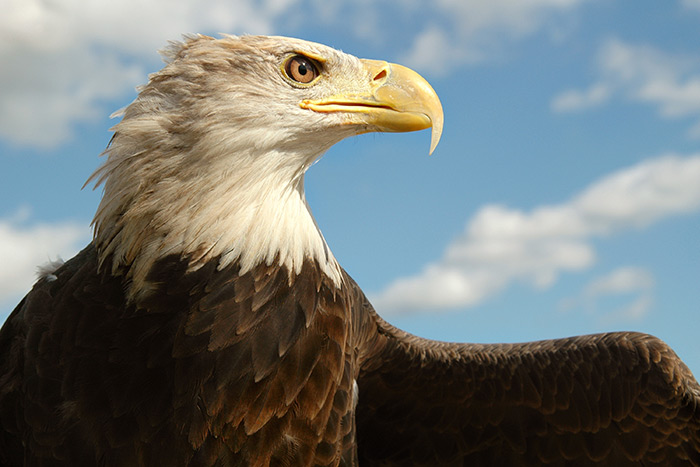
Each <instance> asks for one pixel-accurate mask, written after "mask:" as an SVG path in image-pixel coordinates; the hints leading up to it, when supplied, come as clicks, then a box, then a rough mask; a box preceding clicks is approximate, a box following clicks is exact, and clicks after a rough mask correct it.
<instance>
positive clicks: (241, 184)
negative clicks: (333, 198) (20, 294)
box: [0, 36, 700, 466]
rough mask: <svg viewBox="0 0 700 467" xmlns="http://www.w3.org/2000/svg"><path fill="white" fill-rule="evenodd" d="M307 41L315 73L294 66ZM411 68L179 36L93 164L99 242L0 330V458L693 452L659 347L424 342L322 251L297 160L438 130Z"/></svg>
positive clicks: (600, 342)
mask: <svg viewBox="0 0 700 467" xmlns="http://www.w3.org/2000/svg"><path fill="white" fill-rule="evenodd" d="M298 56H302V57H303V58H304V60H307V61H303V63H304V65H303V66H304V67H307V68H308V67H318V69H317V70H314V71H315V72H317V74H311V75H305V74H300V71H299V69H295V73H296V74H294V75H293V76H292V75H285V73H289V68H290V66H288V65H289V63H290V60H294V62H293V63H294V64H295V65H297V64H299V63H302V61H301V60H298V59H297V58H295V57H298ZM290 57H292V58H290ZM309 64H310V65H309ZM297 68H298V67H297ZM301 71H304V70H301ZM412 73H413V72H410V71H406V70H405V69H402V68H400V67H398V66H396V65H389V64H386V63H384V62H373V61H359V60H357V59H355V58H354V57H351V56H348V55H345V54H342V53H340V52H337V51H334V50H332V49H329V48H326V47H323V46H320V45H317V44H311V43H306V42H303V41H297V40H292V39H285V38H264V37H243V38H236V37H225V38H223V39H219V40H213V39H211V38H207V37H202V36H198V37H193V38H189V39H188V40H187V41H186V42H185V43H184V44H181V45H177V46H173V48H172V50H171V51H170V53H169V62H168V65H167V66H166V67H165V68H164V69H163V71H161V72H159V73H157V74H155V75H153V76H152V77H151V80H150V82H149V84H148V85H147V86H145V87H144V88H143V90H142V91H141V94H140V95H139V98H137V100H136V101H135V102H134V103H133V104H132V105H131V106H130V107H129V108H127V109H126V111H125V113H124V119H123V120H122V122H121V123H120V124H118V125H117V126H116V132H115V136H114V140H113V142H112V145H111V146H110V148H108V150H107V154H108V160H107V162H106V163H105V165H104V166H103V168H102V169H100V171H98V173H97V174H96V176H97V177H98V180H99V181H100V182H105V181H106V183H105V195H104V197H103V202H102V204H101V206H100V209H99V210H98V213H97V215H96V219H95V224H96V236H95V240H94V241H93V242H92V243H91V244H90V245H88V246H87V247H86V248H85V249H84V250H83V251H82V252H81V253H79V254H78V255H77V256H76V257H74V258H73V259H71V260H69V261H68V262H66V263H65V264H64V265H62V266H61V267H60V268H58V269H57V270H56V271H53V272H51V273H50V274H47V275H45V276H44V277H42V278H40V279H39V281H38V282H37V284H36V285H35V286H34V288H33V289H32V291H31V292H30V293H29V294H28V295H27V296H26V297H25V299H24V300H23V301H22V302H21V303H20V304H19V305H18V306H17V308H16V309H15V310H14V311H13V313H12V314H11V315H10V317H9V318H8V320H7V322H6V323H5V325H4V326H3V328H2V330H1V331H0V359H1V360H0V463H1V464H2V465H7V466H20V465H30V466H54V465H66V466H75V465H105V466H161V465H172V466H176V465H178V466H179V465H191V466H228V465H356V464H357V463H358V462H359V463H360V464H361V465H384V466H390V465H533V466H535V465H593V464H596V465H600V464H604V465H614V466H624V465H700V387H699V386H698V384H697V382H696V381H695V379H694V378H693V376H692V374H691V373H690V371H689V370H688V368H687V367H686V366H685V365H684V364H683V363H682V362H681V361H680V360H679V359H678V357H677V356H676V355H675V354H674V353H673V351H672V350H671V349H670V348H669V347H668V346H666V345H665V344H664V343H663V342H661V341H660V340H658V339H656V338H654V337H651V336H648V335H643V334H636V333H615V334H604V335H595V336H582V337H575V338H570V339H561V340H554V341H542V342H532V343H525V344H499V345H478V344H448V343H441V342H435V341H429V340H425V339H420V338H418V337H415V336H411V335H408V334H406V333H404V332H402V331H400V330H397V329H395V328H394V327H392V326H391V325H389V324H387V323H385V322H384V321H383V320H382V319H381V318H379V317H378V316H377V314H376V313H375V311H374V310H373V308H372V306H371V305H370V304H369V302H368V301H367V299H366V297H365V296H364V294H363V293H362V291H361V290H360V289H359V287H358V286H357V285H356V284H355V282H354V281H353V280H352V279H351V278H350V277H349V276H348V275H347V274H346V273H345V272H344V271H343V270H342V269H341V268H340V267H339V266H338V265H337V263H336V262H335V259H334V258H333V256H332V254H331V253H330V250H329V249H328V247H327V246H326V244H325V242H324V241H323V237H322V236H321V235H320V232H319V231H318V229H317V228H316V227H315V223H314V222H313V218H312V217H311V215H310V213H309V212H308V210H307V208H306V203H305V200H304V196H303V174H304V171H305V170H306V168H307V167H308V166H309V164H310V163H311V162H313V160H315V159H316V158H318V157H320V155H321V154H322V153H323V151H325V149H326V148H327V147H329V146H330V145H331V144H333V142H335V141H337V140H340V139H342V138H343V137H345V136H348V135H351V134H355V133H359V132H364V131H409V130H415V129H420V128H426V127H428V126H430V125H432V126H433V127H434V129H435V128H438V129H437V138H439V127H440V126H441V112H440V111H439V101H437V97H436V96H434V92H433V91H432V89H430V88H429V86H428V85H427V83H425V82H424V81H421V79H420V78H419V77H417V75H415V74H414V73H413V74H412ZM295 77H296V78H295ZM300 77H301V78H303V81H302V80H301V78H300ZM309 77H311V79H310V80H309V82H308V83H306V80H307V79H309ZM297 78H299V80H297ZM295 80H296V81H299V82H295ZM426 86H427V87H426ZM387 89H389V90H391V91H392V92H388V91H387ZM397 89H401V90H402V91H401V92H405V93H406V94H405V95H401V94H397ZM270 95H274V96H275V99H270ZM436 143H437V139H436V138H435V133H434V139H433V146H434V144H436ZM358 388H359V394H358Z"/></svg>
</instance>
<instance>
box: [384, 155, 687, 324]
mask: <svg viewBox="0 0 700 467" xmlns="http://www.w3.org/2000/svg"><path fill="white" fill-rule="evenodd" d="M698 210H700V154H696V155H693V156H690V157H680V156H673V155H669V156H663V157H658V158H656V159H651V160H648V161H645V162H642V163H639V164H637V165H635V166H632V167H629V168H627V169H624V170H620V171H618V172H616V173H613V174H611V175H609V176H606V177H603V178H602V179H600V180H598V181H597V182H595V183H593V184H591V185H590V186H589V187H588V188H586V189H584V190H583V191H582V192H581V193H580V194H578V195H577V196H575V197H574V198H572V199H571V200H569V201H567V202H564V203H561V204H557V205H551V206H542V207H539V208H536V209H533V210H532V211H530V212H524V211H520V210H517V209H512V208H508V207H506V206H498V205H489V206H485V207H483V208H482V209H481V210H480V211H479V212H477V214H476V215H475V216H474V218H473V219H471V220H470V221H469V223H468V224H467V226H466V229H465V231H464V233H463V234H462V235H461V236H460V237H458V238H457V239H455V240H454V241H453V242H452V243H451V244H450V245H448V246H447V248H446V249H445V253H444V254H443V257H442V258H441V259H440V260H439V261H437V262H434V263H432V264H430V265H428V266H426V267H425V268H424V270H423V271H422V272H421V273H419V274H418V275H416V276H413V277H408V278H400V279H397V280H396V281H394V282H393V283H392V284H389V286H388V287H386V288H385V289H384V290H383V291H381V292H380V293H378V294H376V295H375V296H374V297H373V298H372V300H373V303H374V304H375V306H376V307H377V309H378V310H380V311H381V312H397V311H410V310H417V309H423V310H430V309H432V310H437V309H444V308H456V307H464V306H472V305H476V304H478V303H481V302H483V301H484V300H486V299H487V298H489V297H491V296H493V295H495V294H497V293H499V292H500V291H502V290H503V289H504V288H505V287H507V286H508V285H509V284H511V283H513V282H524V283H528V284H530V285H532V286H533V287H537V288H548V287H550V286H551V285H552V284H554V283H555V282H556V280H557V278H558V276H559V275H560V274H561V273H562V272H565V271H582V270H585V269H588V268H590V267H591V266H592V265H593V264H594V263H595V259H596V253H595V250H594V248H593V246H592V245H591V240H592V239H593V238H595V237H601V236H606V235H610V234H613V233H619V232H624V231H626V230H629V229H634V228H642V227H645V226H648V225H650V224H652V223H654V222H657V221H659V220H661V219H663V218H666V217H669V216H673V215H679V214H685V213H691V212H696V211H698ZM633 278H634V279H635V280H640V277H639V276H635V277H632V276H630V274H629V272H628V273H627V276H625V275H624V274H622V273H620V275H618V276H615V277H612V278H608V279H607V282H605V283H606V284H608V285H607V286H603V285H600V284H599V285H595V286H591V287H592V289H591V290H594V291H595V290H596V289H597V290H598V291H599V292H600V291H602V290H603V289H604V288H605V287H613V285H614V286H616V287H618V288H621V287H623V286H624V284H625V280H627V281H629V282H633V281H632V279H633ZM613 279H615V280H613ZM601 284H603V283H602V282H601ZM600 293H602V292H600Z"/></svg>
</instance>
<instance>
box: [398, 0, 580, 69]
mask: <svg viewBox="0 0 700 467" xmlns="http://www.w3.org/2000/svg"><path fill="white" fill-rule="evenodd" d="M584 2H585V0H530V1H522V0H440V1H438V2H436V3H435V4H431V11H432V13H433V14H432V15H430V16H429V18H431V20H432V22H428V25H427V26H426V27H425V28H424V29H423V30H422V32H421V33H420V34H419V35H418V36H417V37H416V38H415V40H414V42H413V45H412V47H411V49H410V50H409V51H408V52H406V54H405V55H404V58H403V61H405V62H406V63H407V64H409V65H412V66H415V67H417V68H422V69H430V70H432V71H433V72H436V70H437V71H442V72H443V73H446V72H448V71H450V70H452V69H454V68H455V67H458V66H460V65H464V64H465V63H475V62H479V61H482V60H484V59H487V58H489V57H491V56H492V55H493V54H497V53H498V51H499V50H500V48H501V47H503V46H504V45H505V44H506V43H508V41H512V40H517V39H521V38H523V37H527V36H529V35H531V34H534V33H535V32H537V31H540V30H542V28H545V27H548V26H549V27H552V28H560V27H561V23H562V22H561V21H560V20H561V15H564V14H568V13H570V12H572V11H574V10H575V9H576V7H578V6H579V5H581V4H582V3H584Z"/></svg>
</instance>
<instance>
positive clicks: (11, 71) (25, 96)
mask: <svg viewBox="0 0 700 467" xmlns="http://www.w3.org/2000/svg"><path fill="white" fill-rule="evenodd" d="M8 2H9V4H7V3H8ZM293 3H294V0H278V1H274V0H273V1H267V2H255V1H254V0H233V1H225V0H213V1H209V2H207V5H206V7H205V8H203V7H202V5H201V3H200V2H196V1H194V0H188V1H183V2H168V1H165V0H154V1H149V2H141V1H137V0H125V1H120V2H110V1H107V0H96V1H90V2H80V1H76V0H58V1H55V2H45V1H42V0H7V1H6V2H5V4H3V14H2V15H0V61H2V63H3V64H4V66H2V67H0V86H1V87H2V89H3V91H2V94H0V137H2V138H4V139H7V140H9V141H12V142H14V143H16V144H25V145H32V146H39V147H51V146H55V145H58V144H60V143H63V142H65V141H67V140H70V139H71V138H72V136H73V135H72V128H73V126H74V124H75V123H78V122H86V121H88V120H90V119H91V118H94V117H96V116H101V115H105V114H109V113H110V112H111V110H114V109H104V108H103V107H104V102H105V101H106V100H108V99H115V98H119V97H122V96H126V95H128V93H130V92H132V90H133V88H134V86H135V85H137V84H139V83H141V82H143V81H145V79H146V70H147V69H148V68H149V66H148V65H146V64H147V63H155V62H156V61H157V57H156V55H155V51H156V50H157V49H160V48H162V47H163V46H164V45H165V44H166V43H167V41H168V40H172V39H178V38H180V37H181V35H182V34H183V33H189V32H212V33H216V32H240V33H243V32H250V33H268V32H271V31H272V30H273V25H272V23H273V21H274V19H275V18H277V17H279V16H280V15H283V14H284V12H285V11H287V10H289V9H290V8H291V7H292V6H293Z"/></svg>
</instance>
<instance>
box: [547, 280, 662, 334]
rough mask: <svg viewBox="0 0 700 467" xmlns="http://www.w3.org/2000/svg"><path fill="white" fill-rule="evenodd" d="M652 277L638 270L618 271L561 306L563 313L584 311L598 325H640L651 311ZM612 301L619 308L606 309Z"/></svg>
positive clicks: (592, 282) (588, 285) (593, 283)
mask: <svg viewBox="0 0 700 467" xmlns="http://www.w3.org/2000/svg"><path fill="white" fill-rule="evenodd" d="M653 290H654V276H653V275H652V273H651V271H649V270H647V269H645V268H640V267H632V266H626V267H620V268H618V269H615V270H614V271H611V272H609V273H607V274H605V275H603V276H600V277H597V278H595V279H593V280H592V281H591V282H589V283H588V284H587V285H586V286H585V287H584V288H583V290H582V292H581V293H580V294H579V296H577V297H574V298H570V299H567V300H564V301H562V302H561V303H560V309H561V311H563V312H570V311H572V310H579V309H583V310H584V312H586V313H587V314H589V315H592V316H595V317H596V318H597V319H598V321H600V322H601V324H605V325H608V324H611V323H614V322H619V321H627V322H629V321H639V320H640V319H642V318H644V317H645V316H646V315H647V314H648V313H649V311H650V309H651V307H652V305H653V302H654V299H653ZM611 299H618V300H619V299H622V301H623V304H622V305H616V306H612V307H610V306H605V305H604V304H605V302H606V301H607V300H611Z"/></svg>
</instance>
